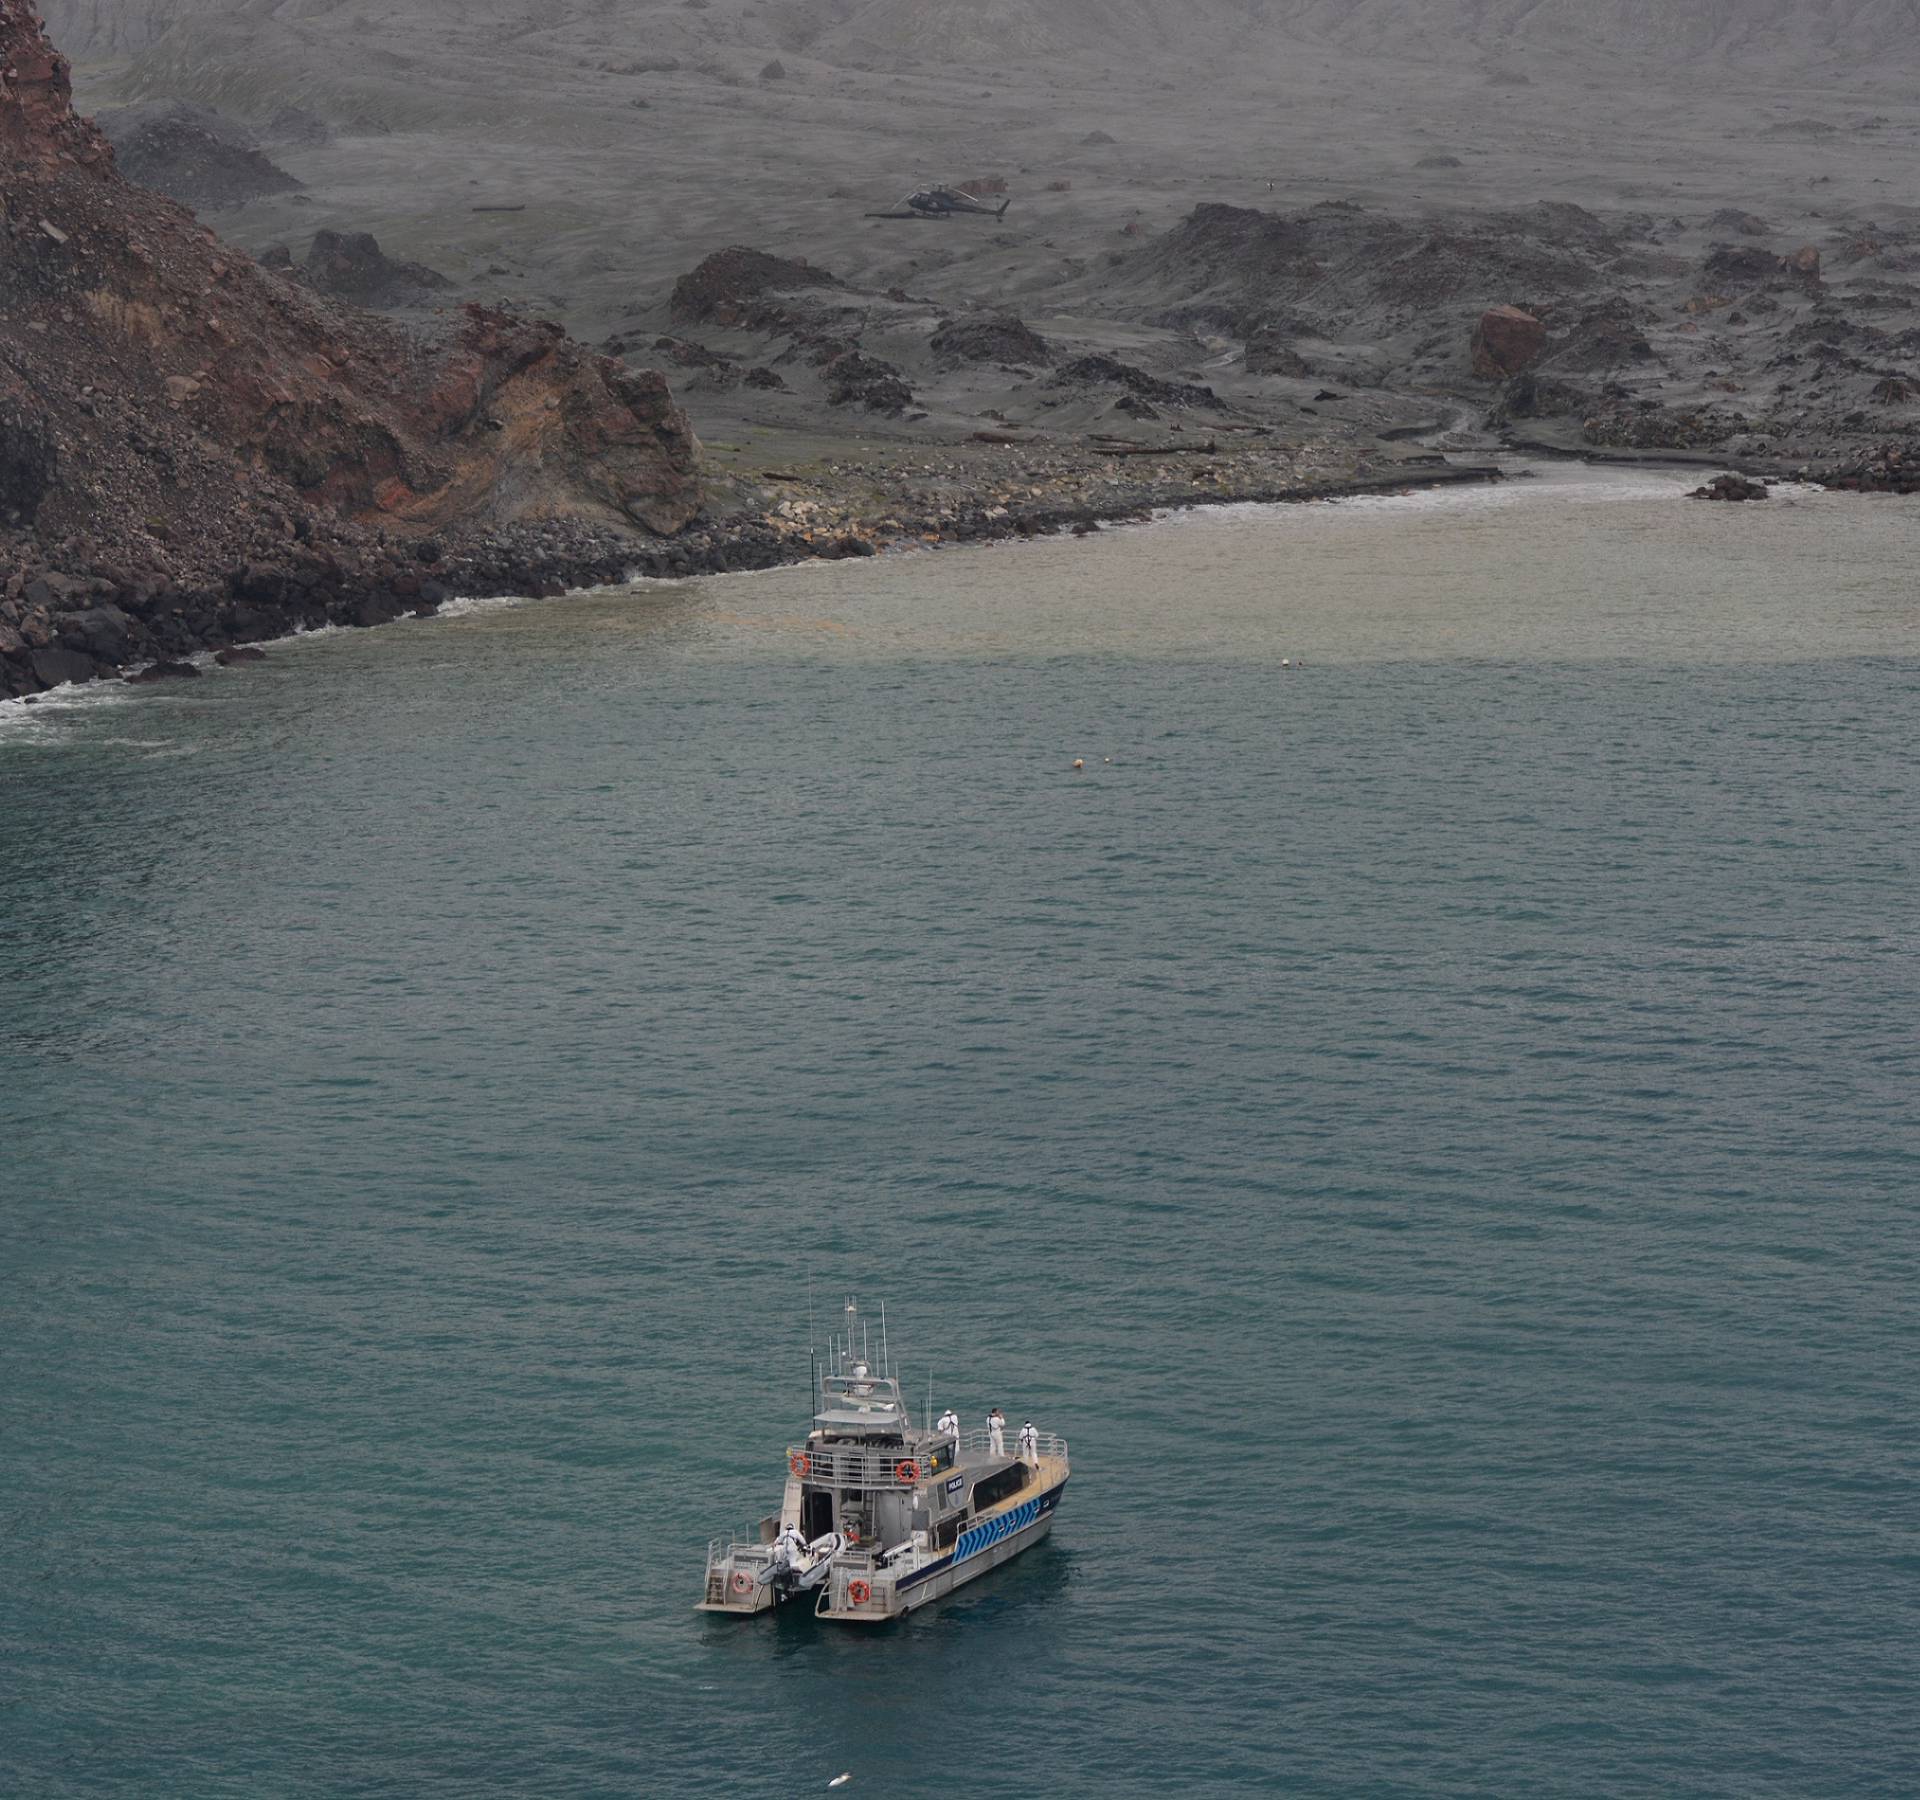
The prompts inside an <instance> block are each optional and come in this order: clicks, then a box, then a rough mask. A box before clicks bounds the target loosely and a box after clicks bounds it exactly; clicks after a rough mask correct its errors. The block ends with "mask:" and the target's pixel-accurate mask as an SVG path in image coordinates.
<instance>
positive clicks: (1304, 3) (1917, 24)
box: [46, 0, 1920, 75]
mask: <svg viewBox="0 0 1920 1800" xmlns="http://www.w3.org/2000/svg"><path fill="white" fill-rule="evenodd" d="M379 10H380V20H381V26H382V29H383V31H384V32H385V33H386V34H387V35H389V36H397V37H404V36H406V35H408V34H409V33H410V32H411V31H412V30H413V29H415V28H417V27H419V26H420V25H422V24H424V23H431V22H432V21H433V20H434V19H436V18H438V19H443V20H445V21H446V23H447V24H448V25H449V26H451V27H455V28H459V29H461V30H463V31H468V30H476V29H477V30H482V31H485V32H486V33H487V34H489V35H490V36H492V37H493V38H494V39H495V40H496V41H497V42H499V43H500V44H501V45H502V47H503V48H504V47H507V46H510V45H515V44H520V45H523V46H524V45H527V44H532V45H538V44H539V43H540V42H541V41H542V40H549V41H551V40H577V39H579V38H580V37H581V36H582V35H583V34H587V33H591V34H593V35H597V36H599V37H602V38H604V39H606V40H607V41H615V40H620V41H625V42H629V43H631V44H632V45H633V46H634V47H635V48H636V49H637V50H651V51H653V52H654V53H655V54H661V53H666V52H681V53H684V52H686V51H687V50H688V49H690V48H691V47H693V46H696V45H699V44H702V43H707V44H716V45H726V44H751V43H755V42H761V43H765V44H766V45H767V46H769V47H776V46H784V47H786V48H788V49H792V50H801V51H805V52H806V53H808V54H810V55H813V56H817V57H819V58H821V59H822V60H824V61H828V62H832V61H836V60H840V61H858V60H867V59H874V60H878V61H881V62H883V63H884V62H891V63H915V62H930V61H939V60H943V59H951V60H955V61H959V62H963V63H968V64H977V65H980V66H982V67H989V66H993V65H995V64H999V65H1001V66H1003V67H1004V66H1005V65H1006V64H1007V63H1008V62H1009V61H1010V60H1012V59H1018V58H1031V57H1046V58H1048V59H1049V60H1050V61H1051V62H1052V63H1053V64H1054V65H1056V67H1059V68H1071V67H1073V66H1074V65H1076V64H1092V65H1097V64H1101V63H1105V62H1107V61H1109V60H1110V59H1112V58H1113V57H1115V56H1142V55H1166V54H1173V55H1177V56H1180V57H1182V58H1191V57H1196V56H1197V57H1200V58H1203V59H1207V60H1219V59H1221V58H1228V59H1231V60H1232V61H1234V62H1235V63H1237V64H1243V65H1244V64H1245V63H1246V62H1247V61H1248V60H1249V59H1251V60H1252V61H1255V62H1258V61H1259V60H1261V59H1263V58H1264V57H1265V56H1267V55H1268V54H1269V53H1271V52H1273V51H1276V50H1279V49H1282V48H1284V46H1286V45H1287V44H1289V43H1298V44H1315V45H1332V46H1338V47H1339V48H1341V49H1342V50H1345V51H1349V52H1352V53H1354V54H1355V55H1357V56H1362V57H1367V58H1384V59H1388V60H1402V61H1405V60H1423V61H1431V60H1440V61H1445V62H1455V63H1461V62H1468V63H1470V62H1476V61H1482V62H1484V61H1489V60H1493V61H1497V60H1498V59H1501V58H1504V57H1511V56H1518V57H1521V58H1522V59H1523V60H1527V61H1528V62H1529V64H1530V66H1531V64H1532V60H1533V59H1536V58H1546V59H1553V58H1595V57H1598V58H1601V59H1604V60H1624V61H1629V62H1639V63H1647V64H1656V63H1670V62H1672V61H1674V60H1675V59H1679V60H1682V61H1685V62H1687V63H1690V64H1693V65H1696V66H1698V67H1702V68H1705V67H1711V66H1714V65H1718V64H1737V65H1751V66H1756V67H1766V68H1769V69H1771V70H1774V71H1775V72H1778V73H1781V74H1783V75H1784V74H1790V73H1791V72H1792V71H1793V70H1796V69H1798V70H1801V71H1811V70H1813V69H1816V68H1817V69H1820V70H1822V71H1823V72H1827V73H1832V72H1837V71H1843V70H1847V69H1866V68H1869V67H1879V66H1883V65H1885V64H1887V63H1888V62H1889V61H1891V62H1892V63H1894V64H1896V65H1902V66H1912V65H1915V64H1916V63H1920V0H768V3H767V4H765V5H762V6H754V5H751V4H748V3H747V0H708V3H707V4H705V5H702V6H699V7H690V6H688V5H686V4H684V3H683V0H640V3H637V4H636V3H632V0H629V3H627V4H623V5H622V6H621V7H620V8H619V9H618V11H617V13H616V12H614V11H613V10H612V9H611V8H609V7H606V6H597V7H596V6H589V5H581V4H573V5H568V4H560V5H556V6H554V7H551V8H546V9H542V8H534V7H531V6H527V5H524V4H518V3H517V0H514V3H503V0H389V3H388V4H387V5H386V6H384V7H382V8H381V9H379ZM46 11H47V17H48V24H49V27H50V29H51V30H52V31H53V32H54V34H55V36H56V38H57V39H58V41H60V42H62V43H64V44H66V45H67V47H68V48H69V49H70V50H71V51H72V52H73V53H74V54H76V55H80V56H83V57H90V58H100V57H116V56H127V55H135V54H138V53H140V52H142V51H145V50H147V49H149V48H151V47H152V46H153V45H154V44H156V43H158V42H159V41H160V40H161V39H162V38H164V37H165V36H166V35H167V34H168V33H169V32H170V31H171V30H173V29H174V28H175V27H176V26H179V25H182V24H183V23H184V24H186V25H189V26H191V25H192V24H193V23H194V22H195V21H203V20H222V21H235V22H241V23H243V24H244V27H245V30H246V31H247V32H250V33H259V32H271V31H273V30H275V29H281V30H287V31H292V32H296V33H297V32H299V31H302V30H304V29H306V28H307V27H309V26H311V25H313V24H314V23H316V22H323V21H325V20H326V19H327V18H328V17H329V15H334V14H340V15H344V16H349V17H353V16H359V15H362V14H363V13H364V9H363V8H362V7H360V6H359V5H358V4H356V3H353V0H267V3H265V4H262V0H47V5H46ZM363 35H364V34H363Z"/></svg>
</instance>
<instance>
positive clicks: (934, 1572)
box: [698, 1300, 1068, 1625]
mask: <svg viewBox="0 0 1920 1800" xmlns="http://www.w3.org/2000/svg"><path fill="white" fill-rule="evenodd" d="M880 1318H881V1324H880V1333H879V1338H880V1342H879V1350H878V1355H877V1356H876V1355H873V1354H871V1351H872V1348H873V1346H872V1345H871V1344H870V1342H869V1337H868V1328H867V1326H866V1325H865V1324H864V1323H863V1322H862V1321H861V1319H860V1316H859V1311H858V1308H857V1307H856V1306H855V1305H854V1303H853V1302H852V1301H851V1300H850V1301H848V1302H847V1309H846V1327H845V1330H844V1331H842V1332H841V1333H840V1334H839V1335H838V1336H836V1337H835V1338H834V1339H833V1341H832V1344H831V1346H830V1347H829V1349H828V1350H827V1353H826V1356H825V1358H824V1360H822V1359H820V1358H816V1359H815V1361H814V1374H813V1386H814V1414H813V1429H812V1430H811V1431H809V1432H808V1433H807V1436H806V1440H805V1441H804V1442H803V1443H799V1444H792V1445H789V1446H788V1448H787V1485H786V1492H785V1494H784V1495H783V1496H782V1499H781V1502H780V1510H779V1511H778V1512H777V1513H773V1514H770V1515H769V1516H768V1517H766V1518H764V1519H762V1520H761V1521H760V1523H759V1526H758V1527H757V1528H756V1529H755V1530H754V1531H753V1532H752V1533H751V1534H750V1535H748V1536H746V1537H745V1538H736V1539H733V1540H727V1539H722V1538H716V1539H714V1541H713V1542H712V1543H710V1544H709V1545H708V1546H707V1586H706V1599H705V1600H704V1601H702V1603H701V1604H700V1607H699V1608H698V1610H699V1611H701V1612H710V1613H734V1614H737V1615H741V1616H745V1615H748V1614H752V1613H762V1612H769V1611H771V1610H772V1609H773V1608H774V1607H776V1606H782V1605H785V1604H786V1603H787V1602H789V1601H793V1600H801V1599H809V1600H811V1601H812V1602H813V1609H814V1612H815V1613H816V1614H817V1615H818V1616H819V1617H820V1618H823V1619H836V1620H838V1621H840V1622H841V1623H842V1624H847V1625H878V1624H882V1623H884V1622H885V1621H886V1620H888V1619H897V1618H900V1617H902V1616H903V1615H904V1614H906V1613H909V1612H912V1611H914V1610H915V1609H916V1608H918V1607H922V1606H925V1605H926V1604H927V1603H928V1601H930V1600H938V1599H940V1598H941V1597H942V1596H943V1595H946V1594H950V1593H952V1592H953V1590H954V1589H955V1588H957V1587H961V1586H963V1585H964V1584H965V1583H967V1582H969V1581H972V1580H974V1579H975V1578H976V1577H977V1576H981V1575H984V1574H986V1573H987V1572H988V1570H990V1569H997V1568H999V1567H1000V1565H1001V1564H1002V1563H1005V1562H1011V1561H1012V1560H1013V1558H1014V1557H1016V1556H1018V1555H1019V1554H1020V1552H1021V1551H1022V1550H1026V1549H1030V1548H1031V1547H1032V1546H1033V1545H1035V1544H1037V1543H1039V1541H1040V1540H1041V1539H1042V1538H1043V1537H1045V1536H1046V1535H1047V1533H1048V1532H1049V1531H1050V1530H1052V1529H1053V1515H1054V1512H1055V1510H1056V1509H1057V1508H1058V1506H1059V1504H1060V1496H1061V1495H1062V1494H1063V1493H1064V1492H1065V1491H1066V1485H1067V1475H1068V1466H1067V1444H1066V1440H1065V1439H1064V1438H1060V1437H1056V1436H1054V1435H1053V1433H1051V1432H1042V1431H1039V1430H1036V1429H1035V1428H1034V1427H1033V1426H1032V1425H1031V1424H1028V1425H1023V1426H1022V1427H1021V1428H1020V1431H1019V1433H1018V1435H1017V1436H1014V1437H1011V1439H1010V1438H1009V1433H1008V1431H1007V1428H1006V1426H1005V1423H1004V1421H1002V1420H1001V1419H1000V1418H999V1415H998V1413H997V1412H996V1414H995V1415H994V1417H993V1418H992V1419H991V1420H990V1421H989V1422H988V1424H987V1426H986V1427H985V1428H984V1429H981V1430H974V1431H969V1430H965V1429H963V1428H962V1427H961V1426H960V1423H959V1421H958V1419H957V1418H956V1417H955V1415H954V1414H953V1413H952V1411H951V1410H949V1411H948V1412H946V1413H943V1414H942V1415H941V1417H940V1419H939V1420H938V1421H935V1420H933V1418H932V1416H931V1415H932V1410H933V1409H932V1396H931V1394H929V1396H928V1408H927V1410H928V1418H927V1419H926V1420H925V1421H923V1423H922V1425H921V1427H920V1428H919V1429H916V1428H915V1426H914V1424H913V1420H912V1418H911V1416H910V1415H909V1413H908V1410H907V1405H906V1402H905V1401H904V1400H903V1399H902V1397H901V1393H900V1382H899V1379H898V1377H897V1376H896V1375H895V1374H894V1372H893V1365H892V1363H891V1361H890V1359H889V1357H888V1354H887V1347H886V1310H885V1308H884V1307H883V1308H882V1309H881V1315H880ZM1009 1441H1011V1443H1012V1446H1013V1447H1012V1449H1011V1450H1010V1449H1009V1448H1008V1443H1009Z"/></svg>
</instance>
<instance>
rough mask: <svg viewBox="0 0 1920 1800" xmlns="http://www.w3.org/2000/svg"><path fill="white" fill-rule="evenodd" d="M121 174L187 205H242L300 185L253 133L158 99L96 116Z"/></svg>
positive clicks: (214, 114) (215, 115) (203, 111)
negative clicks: (267, 154) (263, 150)
mask: <svg viewBox="0 0 1920 1800" xmlns="http://www.w3.org/2000/svg"><path fill="white" fill-rule="evenodd" d="M99 124H100V128H101V129H102V130H103V131H104V132H105V133H106V134H107V137H108V139H109V141H110V142H111V143H112V144H113V151H114V158H115V161H116V162H117V163H118V164H119V167H120V173H121V174H122V175H124V176H125V177H126V178H127V180H129V181H131V182H134V183H136V184H138V185H139V186H141V187H146V188H152V189H153V190H154V191H155V192H156V193H161V194H165V195H167V196H168V197H169V198H170V199H173V200H178V201H180V202H181V203H182V204H183V205H186V206H197V207H203V208H205V207H221V206H244V205H245V204H246V203H247V202H248V201H249V200H258V199H260V198H262V197H263V196H265V195H268V194H289V193H292V192H294V191H295V190H296V189H297V188H299V186H300V183H299V182H298V181H296V180H295V179H294V178H293V177H292V176H291V175H289V174H288V173H287V172H286V170H285V169H282V168H280V167H279V166H278V165H276V164H275V163H273V162H271V161H269V160H268V158H267V157H265V156H263V155H262V154H261V152H260V148H259V145H258V144H257V143H256V142H255V140H254V137H253V134H252V133H251V132H249V131H248V130H247V129H246V128H245V127H244V126H243V125H239V124H237V123H235V121H233V120H232V119H226V118H222V117H221V115H220V114H219V113H217V112H212V111H210V110H208V109H207V108H205V107H199V106H187V105H183V104H182V103H180V102H179V101H173V100H163V101H158V102H151V103H146V104H142V105H138V106H123V107H120V108H119V109H117V110H116V111H113V112H106V113H102V114H100V115H99Z"/></svg>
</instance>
